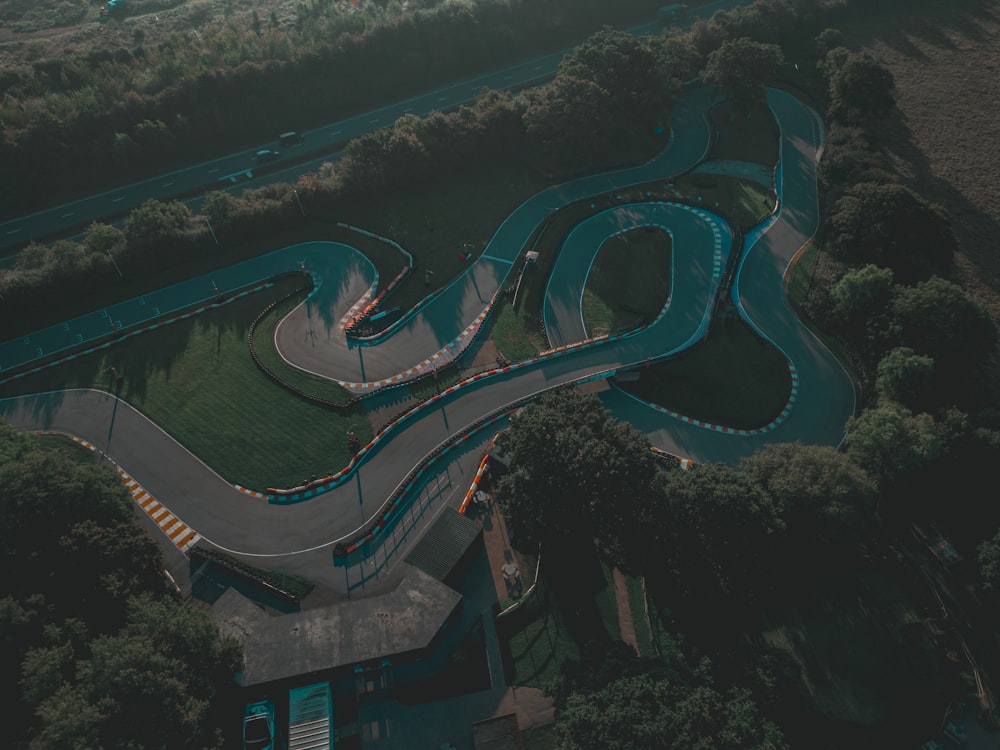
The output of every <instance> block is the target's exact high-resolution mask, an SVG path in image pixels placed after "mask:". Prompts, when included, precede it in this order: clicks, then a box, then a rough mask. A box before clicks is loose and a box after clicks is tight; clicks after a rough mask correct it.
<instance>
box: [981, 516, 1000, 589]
mask: <svg viewBox="0 0 1000 750" xmlns="http://www.w3.org/2000/svg"><path fill="white" fill-rule="evenodd" d="M976 561H977V562H978V563H979V577H980V580H981V581H982V586H983V589H984V590H986V591H990V592H996V591H1000V531H998V532H997V533H996V534H994V535H993V536H992V537H991V538H990V539H987V540H985V541H983V542H981V543H980V544H979V546H978V547H977V548H976Z"/></svg>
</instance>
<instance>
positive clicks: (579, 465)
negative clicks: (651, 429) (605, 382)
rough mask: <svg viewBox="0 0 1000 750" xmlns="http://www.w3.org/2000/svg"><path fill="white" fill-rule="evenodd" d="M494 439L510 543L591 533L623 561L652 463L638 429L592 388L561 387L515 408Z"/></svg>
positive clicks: (500, 499)
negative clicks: (504, 468)
mask: <svg viewBox="0 0 1000 750" xmlns="http://www.w3.org/2000/svg"><path fill="white" fill-rule="evenodd" d="M499 447H500V449H501V450H502V451H503V453H504V455H505V456H506V457H507V458H508V459H509V461H510V471H508V472H507V473H506V474H505V475H504V476H503V477H502V478H501V479H500V480H499V481H498V483H497V489H496V496H497V499H498V502H499V503H500V506H501V508H502V509H503V511H504V515H505V517H506V519H507V524H508V528H509V529H510V531H511V537H512V541H513V542H514V543H515V544H517V545H519V546H522V547H523V546H527V545H531V544H535V543H537V542H540V541H545V540H553V541H555V540H559V539H566V538H568V537H573V536H576V537H579V536H581V535H582V536H583V538H585V539H590V538H592V537H596V538H597V540H598V545H599V547H600V548H601V550H602V551H603V552H604V553H605V554H606V555H607V556H609V557H610V558H611V559H612V560H613V561H614V562H616V563H623V562H625V560H624V557H625V552H624V549H625V545H626V540H627V539H629V538H630V537H631V535H632V530H633V529H634V528H635V526H636V524H637V523H638V521H637V519H638V518H639V517H641V516H642V511H641V508H642V506H643V504H644V503H645V501H646V500H647V496H648V494H649V489H650V486H651V482H652V478H653V476H654V474H655V470H656V467H655V464H654V459H653V456H652V453H651V452H650V450H649V443H648V441H647V440H646V437H645V435H643V434H642V433H640V432H639V431H637V430H636V429H635V428H633V427H632V426H631V425H629V424H627V423H625V422H622V421H619V420H616V419H614V418H613V417H612V416H611V413H610V412H609V411H608V410H607V409H605V408H604V407H602V406H601V404H600V401H599V400H598V399H597V397H596V396H594V395H582V394H580V393H578V392H577V391H575V390H571V389H563V390H559V391H556V392H553V393H549V394H547V395H545V396H544V397H542V398H541V399H540V400H539V401H537V402H535V403H533V404H531V405H529V406H527V407H525V409H524V410H523V411H521V412H520V413H518V414H517V415H516V416H514V417H513V418H512V419H511V424H510V429H508V430H507V431H506V432H504V433H503V434H502V435H501V436H500V440H499Z"/></svg>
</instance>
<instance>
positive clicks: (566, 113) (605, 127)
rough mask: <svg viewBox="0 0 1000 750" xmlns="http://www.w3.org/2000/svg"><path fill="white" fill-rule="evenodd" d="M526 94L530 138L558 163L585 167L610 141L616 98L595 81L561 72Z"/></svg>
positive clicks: (527, 127)
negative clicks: (550, 81)
mask: <svg viewBox="0 0 1000 750" xmlns="http://www.w3.org/2000/svg"><path fill="white" fill-rule="evenodd" d="M526 96H527V99H528V107H527V108H526V110H525V112H524V126H525V129H526V131H527V135H528V140H529V141H530V142H531V144H532V145H533V146H534V147H535V148H536V149H537V150H538V151H539V152H540V153H542V154H544V155H545V156H546V158H548V159H549V160H551V162H553V163H554V164H555V165H556V166H560V167H562V166H568V165H573V166H576V167H578V168H579V167H582V166H586V165H587V164H588V163H590V162H593V161H595V160H596V159H597V158H598V157H599V156H600V154H601V152H602V151H603V150H604V149H605V148H607V147H608V145H609V144H610V143H611V141H612V139H613V136H614V133H615V132H616V125H615V117H616V115H615V109H614V99H613V98H612V96H611V94H609V93H608V91H606V90H605V89H603V88H601V86H600V85H598V84H597V83H596V82H594V81H591V80H588V79H585V78H574V77H572V76H568V75H561V76H557V77H556V79H555V80H554V81H553V82H552V83H550V84H549V85H548V86H545V87H543V88H541V89H538V90H537V91H535V92H530V93H528V94H527V95H526Z"/></svg>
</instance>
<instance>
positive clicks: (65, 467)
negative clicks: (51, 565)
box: [0, 449, 132, 590]
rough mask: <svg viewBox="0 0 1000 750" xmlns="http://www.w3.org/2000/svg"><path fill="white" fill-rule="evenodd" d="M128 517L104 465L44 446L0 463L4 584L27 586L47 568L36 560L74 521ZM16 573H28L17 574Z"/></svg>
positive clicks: (126, 503) (124, 499)
mask: <svg viewBox="0 0 1000 750" xmlns="http://www.w3.org/2000/svg"><path fill="white" fill-rule="evenodd" d="M86 519H92V520H94V521H97V522H98V523H102V524H106V523H114V522H116V521H126V522H127V521H131V519H132V504H131V498H130V497H129V494H128V492H127V491H126V490H125V488H124V487H123V486H122V483H121V480H120V479H119V477H118V475H117V474H116V473H115V472H113V471H111V470H110V469H108V468H107V467H106V466H97V465H94V464H79V463H78V462H76V461H74V460H73V459H72V458H70V457H69V456H67V455H65V454H63V453H57V452H54V451H48V450H44V449H40V450H35V451H31V452H28V453H24V454H22V455H21V456H20V458H19V460H17V461H13V462H9V463H4V464H2V465H0V559H2V560H3V565H4V569H5V570H6V571H7V572H8V573H9V574H10V577H9V578H8V579H7V580H8V585H16V586H17V587H18V588H27V590H32V589H31V588H30V586H26V583H28V582H34V581H35V579H36V578H38V579H40V580H46V579H48V577H49V571H48V570H45V571H41V572H39V571H38V570H37V563H39V562H40V561H42V560H44V559H46V558H48V560H49V561H51V557H49V556H50V555H51V554H52V552H53V551H54V550H55V548H56V545H57V543H58V539H59V537H60V535H62V534H64V533H65V532H66V531H68V530H69V529H70V528H71V527H72V526H73V525H74V524H75V523H78V522H81V521H84V520H86ZM19 575H21V576H28V577H27V578H26V579H25V578H20V579H19V577H18V576H19Z"/></svg>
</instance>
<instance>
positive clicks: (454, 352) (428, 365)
mask: <svg viewBox="0 0 1000 750" xmlns="http://www.w3.org/2000/svg"><path fill="white" fill-rule="evenodd" d="M492 309H493V307H492V305H490V306H489V307H487V308H486V309H485V310H483V311H482V312H481V313H479V315H478V316H477V317H476V319H475V320H474V321H472V323H470V324H469V325H468V326H467V327H466V329H465V330H464V331H462V332H461V333H460V334H458V336H456V337H455V338H454V339H452V341H450V342H449V343H448V344H446V345H445V347H444V348H443V349H441V350H439V351H437V352H434V354H432V355H431V356H429V357H428V358H427V359H425V360H424V361H423V362H420V363H418V364H416V365H414V366H413V367H411V368H409V369H407V370H404V371H403V372H400V373H398V374H396V375H393V376H392V377H390V378H386V379H385V380H375V381H372V382H368V383H349V382H346V381H343V380H339V381H337V382H338V383H340V385H341V386H343V387H344V388H347V389H348V390H351V391H371V390H376V389H378V388H383V387H385V386H387V385H396V384H397V383H401V382H403V381H405V380H411V379H412V378H414V377H416V376H418V375H422V374H424V373H426V372H428V371H430V370H433V369H435V368H436V367H439V366H441V365H445V364H447V363H448V362H450V361H451V360H453V359H455V358H456V357H457V356H458V355H459V354H461V353H462V351H464V349H465V346H466V345H467V343H466V342H467V340H468V339H469V337H471V336H474V335H475V334H476V333H477V332H478V331H479V328H480V326H482V324H483V322H484V321H485V320H486V318H487V316H489V314H490V310H492Z"/></svg>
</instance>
